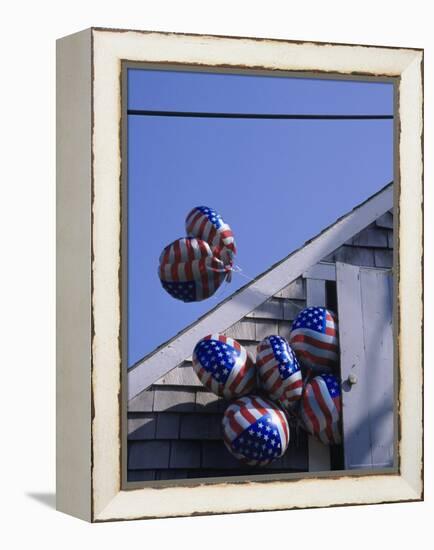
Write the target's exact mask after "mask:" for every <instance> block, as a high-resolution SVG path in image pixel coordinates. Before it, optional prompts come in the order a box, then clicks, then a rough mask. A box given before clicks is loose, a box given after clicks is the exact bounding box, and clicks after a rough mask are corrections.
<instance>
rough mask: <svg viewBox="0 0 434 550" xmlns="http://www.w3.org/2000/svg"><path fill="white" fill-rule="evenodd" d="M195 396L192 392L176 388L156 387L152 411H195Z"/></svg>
mask: <svg viewBox="0 0 434 550" xmlns="http://www.w3.org/2000/svg"><path fill="white" fill-rule="evenodd" d="M195 398H196V394H195V392H194V391H193V390H186V389H182V390H180V389H179V388H176V387H171V388H167V387H164V388H162V387H157V388H156V389H155V397H154V411H170V412H191V411H194V409H195V401H196V399H195Z"/></svg>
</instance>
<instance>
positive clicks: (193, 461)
mask: <svg viewBox="0 0 434 550" xmlns="http://www.w3.org/2000/svg"><path fill="white" fill-rule="evenodd" d="M201 454H202V453H201V443H200V442H199V441H172V447H171V450H170V462H169V466H170V467H171V468H188V469H191V468H200V466H201Z"/></svg>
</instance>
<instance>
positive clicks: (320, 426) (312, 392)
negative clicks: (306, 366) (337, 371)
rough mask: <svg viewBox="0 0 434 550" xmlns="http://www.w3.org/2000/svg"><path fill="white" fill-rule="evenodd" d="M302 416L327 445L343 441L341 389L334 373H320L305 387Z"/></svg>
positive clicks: (306, 423)
mask: <svg viewBox="0 0 434 550" xmlns="http://www.w3.org/2000/svg"><path fill="white" fill-rule="evenodd" d="M300 416H301V419H302V422H303V425H304V427H305V429H306V431H308V432H309V433H310V434H312V435H314V436H315V437H317V438H318V439H319V440H320V441H322V442H323V443H325V444H326V445H339V444H340V443H341V432H340V418H341V389H340V383H339V380H338V379H337V378H336V376H334V375H333V374H320V375H318V376H315V377H314V378H312V379H311V380H310V381H309V382H308V383H307V384H306V387H305V390H304V393H303V397H302V400H301V407H300Z"/></svg>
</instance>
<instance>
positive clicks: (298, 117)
mask: <svg viewBox="0 0 434 550" xmlns="http://www.w3.org/2000/svg"><path fill="white" fill-rule="evenodd" d="M127 113H128V115H133V116H162V117H185V118H240V119H243V118H244V119H268V120H391V119H393V115H318V114H315V115H298V114H297V115H296V114H257V113H198V112H187V111H147V110H142V109H128V111H127Z"/></svg>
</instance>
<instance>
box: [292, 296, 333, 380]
mask: <svg viewBox="0 0 434 550" xmlns="http://www.w3.org/2000/svg"><path fill="white" fill-rule="evenodd" d="M289 343H290V345H291V347H292V349H293V350H294V351H295V353H296V355H297V359H298V360H299V361H300V363H301V365H302V367H304V368H306V369H311V370H312V371H313V372H314V373H322V372H323V373H331V372H333V370H334V369H335V368H336V366H337V364H338V361H339V339H338V321H337V317H336V315H335V314H334V313H333V312H332V311H330V310H328V309H326V308H324V307H319V306H318V307H308V308H306V309H304V310H303V311H301V312H300V313H299V314H298V315H297V317H296V318H295V320H294V322H293V323H292V330H291V335H290V338H289Z"/></svg>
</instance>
